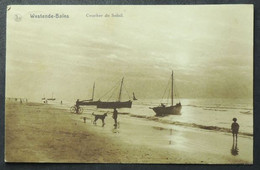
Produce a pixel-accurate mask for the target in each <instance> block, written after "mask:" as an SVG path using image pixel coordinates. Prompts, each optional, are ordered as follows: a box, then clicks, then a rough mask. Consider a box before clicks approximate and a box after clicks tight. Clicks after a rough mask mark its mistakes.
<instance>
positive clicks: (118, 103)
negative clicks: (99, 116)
mask: <svg viewBox="0 0 260 170" xmlns="http://www.w3.org/2000/svg"><path fill="white" fill-rule="evenodd" d="M123 83H124V77H123V78H122V80H121V85H120V91H119V95H118V100H117V101H114V102H112V101H111V102H109V101H107V102H102V101H99V102H98V103H97V108H104V109H113V108H131V107H132V101H131V100H129V101H121V96H122V88H123Z"/></svg>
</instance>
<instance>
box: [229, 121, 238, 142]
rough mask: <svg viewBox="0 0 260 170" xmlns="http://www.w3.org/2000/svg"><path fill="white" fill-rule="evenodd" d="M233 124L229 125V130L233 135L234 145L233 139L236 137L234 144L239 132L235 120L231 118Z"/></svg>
mask: <svg viewBox="0 0 260 170" xmlns="http://www.w3.org/2000/svg"><path fill="white" fill-rule="evenodd" d="M233 121H234V122H233V123H232V125H231V130H232V133H233V143H234V137H236V142H237V134H238V130H239V124H238V123H237V118H233Z"/></svg>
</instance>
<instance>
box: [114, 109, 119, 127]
mask: <svg viewBox="0 0 260 170" xmlns="http://www.w3.org/2000/svg"><path fill="white" fill-rule="evenodd" d="M117 114H118V112H117V110H116V108H114V112H113V119H114V121H115V124H114V126H115V127H116V126H117Z"/></svg>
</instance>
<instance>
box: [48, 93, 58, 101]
mask: <svg viewBox="0 0 260 170" xmlns="http://www.w3.org/2000/svg"><path fill="white" fill-rule="evenodd" d="M47 100H56V98H53V93H52V96H51V98H48V99H47Z"/></svg>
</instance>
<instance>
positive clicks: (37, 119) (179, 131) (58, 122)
mask: <svg viewBox="0 0 260 170" xmlns="http://www.w3.org/2000/svg"><path fill="white" fill-rule="evenodd" d="M91 113H92V112H91V111H89V113H88V112H87V114H84V115H76V114H72V113H70V112H69V109H61V108H57V107H54V105H50V104H40V103H23V104H20V103H16V102H9V101H6V117H5V127H6V128H5V159H6V161H7V162H73V163H75V162H77V163H79V162H83V163H173V164H174V163H192V164H193V163H199V164H204V163H209V164H211V163H213V164H225V163H229V164H252V160H253V137H250V136H243V135H242V136H241V135H240V136H239V138H238V146H237V147H238V149H239V150H238V154H237V155H236V152H235V153H234V150H233V152H232V153H233V155H232V153H231V150H232V136H231V134H230V133H224V132H214V131H210V130H202V129H198V128H191V127H182V126H177V125H165V124H161V123H160V122H154V121H151V120H144V119H136V118H133V117H130V116H128V115H122V114H119V115H118V121H119V122H120V124H119V128H118V129H114V127H113V119H112V110H111V111H110V112H108V116H107V117H106V119H105V123H106V124H105V126H104V127H102V123H101V120H98V121H97V125H93V123H92V121H93V116H92V115H91ZM103 113H104V112H103V111H98V112H95V114H103ZM83 116H85V117H86V123H84V121H83ZM234 154H235V155H236V156H234Z"/></svg>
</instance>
